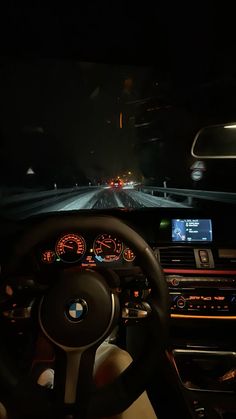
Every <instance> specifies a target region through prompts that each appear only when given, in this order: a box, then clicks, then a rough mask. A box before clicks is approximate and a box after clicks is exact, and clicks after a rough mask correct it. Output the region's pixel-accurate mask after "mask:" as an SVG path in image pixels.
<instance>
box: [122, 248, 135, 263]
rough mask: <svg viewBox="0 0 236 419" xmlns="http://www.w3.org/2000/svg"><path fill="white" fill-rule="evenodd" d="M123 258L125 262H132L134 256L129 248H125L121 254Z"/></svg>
mask: <svg viewBox="0 0 236 419" xmlns="http://www.w3.org/2000/svg"><path fill="white" fill-rule="evenodd" d="M123 258H124V260H126V262H133V261H134V259H135V254H134V252H133V250H131V249H130V248H129V247H126V249H125V250H124V252H123Z"/></svg>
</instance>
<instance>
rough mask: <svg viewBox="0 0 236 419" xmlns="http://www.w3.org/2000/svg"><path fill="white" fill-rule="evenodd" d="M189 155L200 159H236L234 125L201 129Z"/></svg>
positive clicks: (235, 127)
mask: <svg viewBox="0 0 236 419" xmlns="http://www.w3.org/2000/svg"><path fill="white" fill-rule="evenodd" d="M191 154H192V156H193V157H196V158H201V159H236V123H229V124H222V125H212V126H208V127H205V128H202V129H201V130H200V131H199V132H198V133H197V135H196V137H195V139H194V141H193V144H192V148H191Z"/></svg>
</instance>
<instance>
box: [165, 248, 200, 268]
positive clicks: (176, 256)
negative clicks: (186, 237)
mask: <svg viewBox="0 0 236 419" xmlns="http://www.w3.org/2000/svg"><path fill="white" fill-rule="evenodd" d="M157 254H158V256H159V261H160V263H161V266H162V267H163V268H186V269H190V268H193V269H196V262H195V256H194V250H193V249H192V248H189V247H188V248H186V247H185V248H184V247H161V248H159V249H157Z"/></svg>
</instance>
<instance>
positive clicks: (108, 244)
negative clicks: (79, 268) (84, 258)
mask: <svg viewBox="0 0 236 419" xmlns="http://www.w3.org/2000/svg"><path fill="white" fill-rule="evenodd" d="M122 250H123V243H122V242H121V241H120V240H119V239H117V238H116V237H113V236H111V234H100V236H98V237H97V238H96V240H95V241H94V244H93V251H94V253H95V257H96V258H97V260H98V261H99V262H114V261H116V260H118V259H119V258H120V256H121V254H122Z"/></svg>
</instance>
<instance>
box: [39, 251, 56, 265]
mask: <svg viewBox="0 0 236 419" xmlns="http://www.w3.org/2000/svg"><path fill="white" fill-rule="evenodd" d="M41 260H42V262H43V263H48V264H50V263H53V262H55V260H56V253H55V252H54V251H53V250H44V252H43V253H42V256H41Z"/></svg>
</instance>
